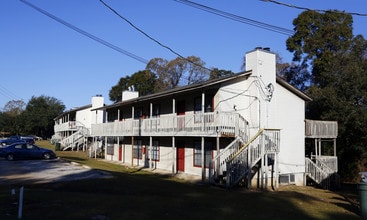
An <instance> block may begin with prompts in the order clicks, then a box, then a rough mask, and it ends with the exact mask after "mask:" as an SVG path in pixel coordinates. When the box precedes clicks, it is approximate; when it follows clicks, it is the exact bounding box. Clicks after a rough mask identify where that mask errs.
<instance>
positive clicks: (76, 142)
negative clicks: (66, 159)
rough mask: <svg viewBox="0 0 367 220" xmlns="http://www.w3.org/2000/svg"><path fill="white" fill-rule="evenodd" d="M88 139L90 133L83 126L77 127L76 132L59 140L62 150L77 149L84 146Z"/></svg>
mask: <svg viewBox="0 0 367 220" xmlns="http://www.w3.org/2000/svg"><path fill="white" fill-rule="evenodd" d="M87 137H90V131H89V129H88V128H86V127H84V126H78V127H77V131H76V132H74V133H73V134H72V135H70V136H68V137H67V138H64V139H62V140H61V145H62V146H63V148H62V150H64V151H65V150H73V149H78V148H79V146H82V145H86V143H85V142H86V138H87Z"/></svg>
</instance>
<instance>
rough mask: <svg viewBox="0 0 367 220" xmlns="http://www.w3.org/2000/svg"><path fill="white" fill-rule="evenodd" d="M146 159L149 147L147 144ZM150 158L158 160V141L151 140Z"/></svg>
mask: <svg viewBox="0 0 367 220" xmlns="http://www.w3.org/2000/svg"><path fill="white" fill-rule="evenodd" d="M147 152H148V153H147V159H148V160H149V159H150V147H149V146H148V150H147ZM152 160H154V161H159V143H158V141H153V145H152Z"/></svg>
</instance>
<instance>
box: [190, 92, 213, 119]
mask: <svg viewBox="0 0 367 220" xmlns="http://www.w3.org/2000/svg"><path fill="white" fill-rule="evenodd" d="M201 105H202V103H201V97H196V98H195V100H194V113H195V122H196V123H198V122H201V113H202V112H201V111H202V108H201ZM204 105H205V106H204V112H212V111H213V95H206V96H205V104H204ZM205 120H206V121H207V122H209V121H211V119H205Z"/></svg>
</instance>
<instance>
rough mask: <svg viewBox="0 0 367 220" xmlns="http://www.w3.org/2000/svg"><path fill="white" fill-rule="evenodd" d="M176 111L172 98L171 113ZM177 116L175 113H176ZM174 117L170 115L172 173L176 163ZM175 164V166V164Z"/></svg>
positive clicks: (174, 101)
mask: <svg viewBox="0 0 367 220" xmlns="http://www.w3.org/2000/svg"><path fill="white" fill-rule="evenodd" d="M175 113H176V99H172V115H175ZM176 116H177V113H176ZM175 119H177V117H172V173H173V174H174V173H176V169H175V167H176V166H177V165H176V162H177V161H176V139H175V136H174V133H175V131H174V127H175ZM175 165H176V166H175Z"/></svg>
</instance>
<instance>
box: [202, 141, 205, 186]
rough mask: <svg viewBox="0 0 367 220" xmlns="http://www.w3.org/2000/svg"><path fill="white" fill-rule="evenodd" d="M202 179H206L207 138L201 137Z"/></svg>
mask: <svg viewBox="0 0 367 220" xmlns="http://www.w3.org/2000/svg"><path fill="white" fill-rule="evenodd" d="M201 181H203V182H204V181H205V139H204V137H201Z"/></svg>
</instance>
